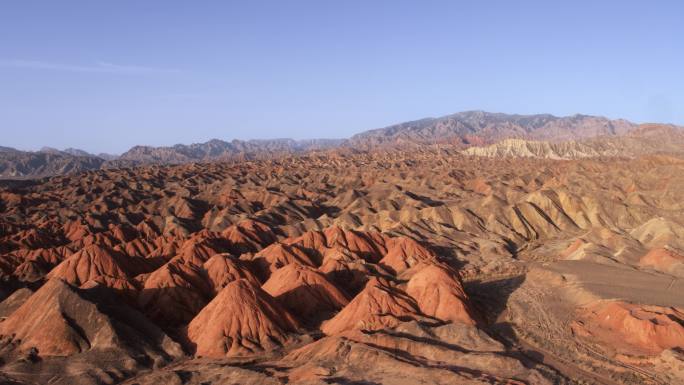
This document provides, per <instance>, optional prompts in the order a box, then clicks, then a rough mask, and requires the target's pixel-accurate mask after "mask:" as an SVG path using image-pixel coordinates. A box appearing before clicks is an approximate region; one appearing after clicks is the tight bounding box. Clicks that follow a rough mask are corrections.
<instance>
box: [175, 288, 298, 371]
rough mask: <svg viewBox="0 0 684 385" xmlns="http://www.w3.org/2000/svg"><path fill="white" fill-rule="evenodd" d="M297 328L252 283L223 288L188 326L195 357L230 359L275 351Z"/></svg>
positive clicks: (283, 312)
mask: <svg viewBox="0 0 684 385" xmlns="http://www.w3.org/2000/svg"><path fill="white" fill-rule="evenodd" d="M298 329H299V323H298V321H297V320H296V319H295V318H294V317H293V316H292V315H290V313H289V312H287V311H286V310H285V309H283V308H282V307H281V306H280V305H278V303H277V302H276V301H275V300H274V299H273V297H271V296H270V295H268V294H267V293H266V292H264V291H263V290H262V289H260V288H259V287H258V286H255V285H254V284H253V283H250V282H249V281H247V280H244V279H240V280H237V281H233V282H231V283H229V284H228V285H226V287H224V288H223V289H222V290H221V291H220V292H219V294H218V295H217V296H216V297H215V298H214V299H213V300H212V301H211V302H210V303H209V304H208V305H207V306H206V307H204V309H202V311H201V312H200V313H199V314H197V316H196V317H195V318H194V319H193V320H192V321H191V322H190V324H189V325H188V339H189V340H190V341H191V343H192V344H193V345H194V348H195V354H196V355H198V356H209V357H225V356H228V357H232V356H242V355H249V354H254V353H256V352H260V351H269V350H272V349H277V348H279V347H281V346H282V345H283V344H285V343H286V342H288V340H289V339H290V338H291V333H294V332H296V331H297V330H298Z"/></svg>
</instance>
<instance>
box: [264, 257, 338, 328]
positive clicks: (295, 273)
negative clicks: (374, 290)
mask: <svg viewBox="0 0 684 385" xmlns="http://www.w3.org/2000/svg"><path fill="white" fill-rule="evenodd" d="M262 289H263V290H264V291H266V292H267V293H268V294H270V295H272V296H273V297H274V298H276V299H277V300H278V302H279V303H281V304H282V305H283V306H284V307H285V308H287V309H288V310H290V311H291V312H292V313H293V314H297V315H298V316H299V317H300V318H301V319H307V320H309V319H311V320H312V321H313V322H316V321H319V320H320V319H321V317H325V315H329V314H331V313H332V312H335V311H338V310H340V309H342V308H343V307H345V306H346V305H347V304H348V303H349V299H348V298H347V295H346V294H344V293H343V292H342V291H341V290H340V289H338V288H337V287H336V286H335V285H333V284H332V283H331V282H330V281H328V279H327V278H326V277H325V275H323V274H322V273H320V272H318V271H316V270H314V269H312V268H310V267H306V266H302V265H299V264H296V263H293V264H290V265H287V266H285V267H282V268H280V269H278V270H276V271H275V272H274V273H273V275H271V278H269V280H268V281H266V283H264V285H263V287H262Z"/></svg>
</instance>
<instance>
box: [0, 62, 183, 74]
mask: <svg viewBox="0 0 684 385" xmlns="http://www.w3.org/2000/svg"><path fill="white" fill-rule="evenodd" d="M0 67H11V68H24V69H32V70H47V71H67V72H91V73H113V74H173V73H180V72H182V71H181V70H179V69H173V68H156V67H144V66H133V65H120V64H113V63H107V62H98V63H96V64H94V65H73V64H62V63H54V62H44V61H35V60H0Z"/></svg>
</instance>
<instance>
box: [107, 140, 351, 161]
mask: <svg viewBox="0 0 684 385" xmlns="http://www.w3.org/2000/svg"><path fill="white" fill-rule="evenodd" d="M342 143H344V140H338V139H312V140H299V141H298V140H293V139H268V140H247V141H242V140H233V141H231V142H225V141H223V140H219V139H212V140H210V141H208V142H205V143H194V144H190V145H185V144H176V145H174V146H170V147H151V146H135V147H133V148H131V149H130V150H128V151H127V152H125V153H123V154H121V156H120V157H119V159H120V160H129V161H137V162H142V163H185V162H198V161H213V160H226V159H232V158H238V157H246V158H250V157H257V156H259V155H268V156H270V155H272V154H287V153H294V152H301V151H309V150H320V149H326V148H331V147H336V146H339V145H341V144H342Z"/></svg>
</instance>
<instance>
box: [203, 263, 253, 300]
mask: <svg viewBox="0 0 684 385" xmlns="http://www.w3.org/2000/svg"><path fill="white" fill-rule="evenodd" d="M202 267H203V269H204V271H205V272H206V276H207V278H208V280H209V284H210V285H211V288H212V291H213V292H214V294H217V293H218V292H219V291H221V289H223V288H224V287H226V285H227V284H229V283H231V282H233V281H237V280H238V279H246V280H248V281H250V282H251V283H253V284H254V285H257V286H259V285H260V284H261V283H260V282H259V280H258V279H257V278H256V276H255V275H254V274H252V272H251V271H250V270H249V268H247V266H245V264H244V262H243V261H240V260H239V259H237V258H235V257H233V256H231V255H230V254H216V255H214V256H213V257H211V258H209V260H208V261H206V262H204V265H203V266H202Z"/></svg>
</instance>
